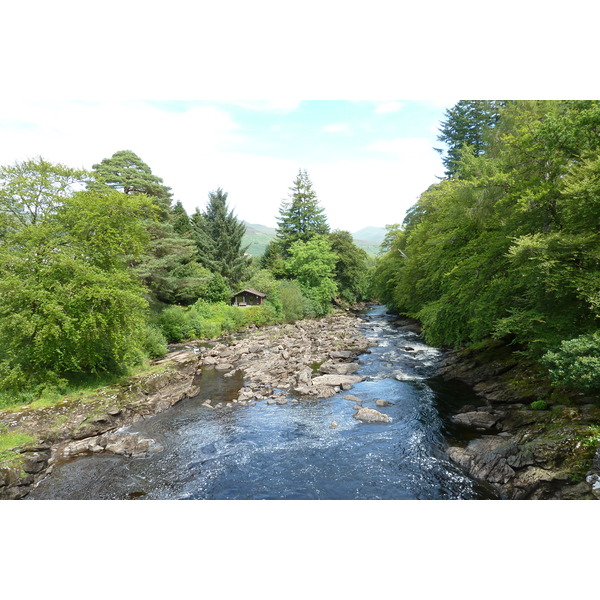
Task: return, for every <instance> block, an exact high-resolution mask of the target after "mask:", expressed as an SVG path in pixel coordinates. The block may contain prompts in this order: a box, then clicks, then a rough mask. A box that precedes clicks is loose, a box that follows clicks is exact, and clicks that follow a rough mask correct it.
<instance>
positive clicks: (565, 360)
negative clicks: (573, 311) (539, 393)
mask: <svg viewBox="0 0 600 600" xmlns="http://www.w3.org/2000/svg"><path fill="white" fill-rule="evenodd" d="M542 364H544V365H545V366H546V367H547V368H548V370H549V371H550V375H551V376H552V379H553V381H554V382H555V383H557V384H559V385H571V386H573V387H576V388H580V389H586V390H596V389H600V333H598V332H596V333H593V334H588V335H581V336H579V337H576V338H573V339H571V340H565V341H563V342H562V343H561V344H560V347H559V348H558V349H557V350H554V351H549V352H546V354H544V356H543V357H542Z"/></svg>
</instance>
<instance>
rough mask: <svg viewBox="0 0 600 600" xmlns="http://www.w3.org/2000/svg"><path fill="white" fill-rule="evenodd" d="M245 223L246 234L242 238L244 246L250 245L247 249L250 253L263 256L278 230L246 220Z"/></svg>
mask: <svg viewBox="0 0 600 600" xmlns="http://www.w3.org/2000/svg"><path fill="white" fill-rule="evenodd" d="M244 225H245V226H246V234H245V235H244V237H243V238H242V247H244V246H248V245H250V247H249V248H248V250H247V252H248V254H251V255H252V256H262V255H263V254H264V253H265V250H266V248H267V245H268V244H269V242H270V241H271V240H272V239H273V238H274V237H275V236H276V234H277V230H276V229H275V228H274V227H267V226H266V225H256V224H253V223H246V221H244Z"/></svg>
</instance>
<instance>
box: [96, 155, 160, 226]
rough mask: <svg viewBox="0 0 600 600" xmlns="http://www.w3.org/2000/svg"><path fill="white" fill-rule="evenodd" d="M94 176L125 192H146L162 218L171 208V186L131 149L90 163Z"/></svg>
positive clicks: (103, 182)
mask: <svg viewBox="0 0 600 600" xmlns="http://www.w3.org/2000/svg"><path fill="white" fill-rule="evenodd" d="M92 169H93V170H94V172H95V175H96V178H97V179H98V181H99V182H100V183H102V184H105V185H108V186H109V187H112V188H113V189H116V190H119V191H120V192H123V193H125V194H146V195H147V196H150V197H152V198H154V199H155V202H156V204H157V205H158V207H159V208H160V209H161V212H162V217H163V219H165V220H166V219H167V217H168V214H169V211H170V208H171V198H172V194H171V188H169V187H167V186H166V185H164V184H163V180H162V179H161V178H160V177H157V176H156V175H154V173H152V170H151V169H150V167H149V166H148V165H147V164H146V163H145V162H144V161H143V160H142V159H141V158H140V157H139V156H138V155H137V154H135V153H134V152H132V151H131V150H119V151H118V152H115V153H114V154H113V155H112V156H111V157H110V158H104V159H103V160H102V161H101V162H100V163H98V164H96V165H92Z"/></svg>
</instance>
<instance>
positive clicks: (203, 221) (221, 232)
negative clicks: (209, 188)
mask: <svg viewBox="0 0 600 600" xmlns="http://www.w3.org/2000/svg"><path fill="white" fill-rule="evenodd" d="M191 230H192V235H193V238H194V241H195V242H196V246H197V248H198V256H199V261H200V263H201V264H202V265H203V266H204V267H206V268H207V269H209V270H211V271H213V272H215V273H219V274H220V275H222V276H223V277H224V278H225V279H226V280H227V281H228V282H229V283H230V284H232V285H233V284H236V283H238V282H239V281H240V280H241V279H242V278H243V277H244V275H245V272H246V269H247V268H248V265H249V262H250V261H249V258H248V257H247V256H246V250H247V249H248V248H247V246H246V247H242V238H243V237H244V233H245V232H246V226H245V225H244V223H243V222H241V221H239V220H238V219H237V217H236V216H235V215H234V214H233V211H232V210H231V211H230V210H229V208H228V206H227V193H226V192H224V191H223V190H222V189H221V188H219V189H217V190H215V191H213V192H210V193H209V195H208V204H207V206H206V208H205V210H204V211H203V212H200V211H199V210H197V211H196V213H195V214H194V215H192V218H191Z"/></svg>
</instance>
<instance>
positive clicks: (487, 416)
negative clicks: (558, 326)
mask: <svg viewBox="0 0 600 600" xmlns="http://www.w3.org/2000/svg"><path fill="white" fill-rule="evenodd" d="M441 375H442V376H443V377H444V378H445V379H447V380H460V381H463V382H465V383H467V384H468V385H470V386H473V389H474V390H475V391H476V392H477V393H478V394H479V396H480V397H481V398H483V399H484V400H485V405H484V406H478V407H476V406H468V405H467V406H464V407H463V408H462V409H461V410H460V412H459V413H458V414H456V415H455V416H454V417H453V421H454V423H455V424H457V425H459V426H462V427H464V428H467V429H470V430H472V431H473V433H474V435H475V436H476V437H475V439H472V440H471V441H469V442H468V443H467V444H466V445H462V446H459V445H455V446H453V447H450V448H449V450H448V454H449V456H450V458H451V459H452V460H454V461H455V462H456V463H457V464H459V465H461V466H462V467H463V468H464V469H466V470H467V472H468V473H469V474H470V475H471V476H472V477H475V478H477V479H480V480H482V481H486V482H488V483H490V484H492V485H493V486H494V487H495V488H496V489H497V490H498V491H499V493H500V494H501V495H502V497H505V498H509V499H519V500H520V499H600V448H598V440H599V439H600V405H599V403H598V399H597V398H593V397H591V396H585V395H584V394H582V393H581V392H576V391H573V390H566V389H563V390H554V389H553V388H552V387H551V385H550V384H549V382H548V381H547V380H545V379H544V377H543V376H542V375H541V374H540V373H538V372H537V370H536V367H535V365H533V364H531V363H527V362H526V361H524V360H523V359H522V358H520V357H518V356H517V355H515V354H513V353H512V352H510V351H509V350H508V349H507V348H506V347H504V346H503V345H502V344H501V343H500V342H498V343H494V344H490V345H488V346H487V347H485V348H483V349H480V350H456V351H453V352H450V353H448V354H447V356H446V358H445V361H444V365H443V367H442V369H441ZM540 400H543V401H544V402H545V403H546V406H545V407H544V408H543V409H541V410H534V409H533V408H532V405H531V403H532V402H535V401H538V406H539V401H540ZM534 406H535V405H534ZM542 406H544V405H543V404H542Z"/></svg>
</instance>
